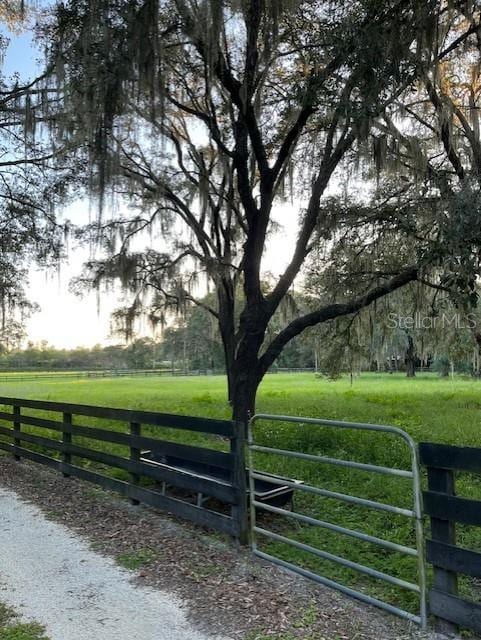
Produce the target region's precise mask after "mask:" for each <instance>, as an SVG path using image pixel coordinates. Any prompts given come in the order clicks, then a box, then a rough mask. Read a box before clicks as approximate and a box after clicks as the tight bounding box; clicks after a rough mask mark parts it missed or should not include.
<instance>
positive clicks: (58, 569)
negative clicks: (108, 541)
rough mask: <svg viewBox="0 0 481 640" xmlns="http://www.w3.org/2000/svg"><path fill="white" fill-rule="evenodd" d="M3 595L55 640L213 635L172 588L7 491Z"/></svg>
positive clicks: (0, 526)
mask: <svg viewBox="0 0 481 640" xmlns="http://www.w3.org/2000/svg"><path fill="white" fill-rule="evenodd" d="M0 514H1V520H0V549H1V554H0V589H1V591H0V600H1V601H3V602H5V603H7V604H9V605H10V606H12V607H13V608H14V609H15V610H17V611H19V612H20V613H21V614H22V615H23V616H24V617H25V618H27V619H32V620H36V621H37V622H39V623H40V624H42V625H44V626H45V627H46V632H47V634H48V636H49V638H50V639H51V640H85V639H86V638H99V639H101V640H123V639H125V640H127V639H128V640H207V639H208V638H209V637H210V638H212V636H207V635H205V634H203V633H200V632H198V631H196V630H195V629H194V628H193V627H192V625H191V624H190V623H189V622H188V621H187V620H186V617H185V613H184V611H183V610H182V608H181V604H182V603H181V601H180V600H179V599H178V598H176V597H175V596H173V595H172V594H168V593H164V592H162V591H159V590H157V589H152V588H149V587H142V586H134V585H133V584H132V582H131V581H130V578H131V575H132V574H131V573H129V572H127V571H125V570H123V569H121V568H120V567H118V566H117V565H115V563H114V562H113V561H112V560H111V559H109V558H106V557H105V556H101V555H99V554H98V553H95V552H94V551H92V550H91V549H90V548H89V547H88V545H87V544H86V543H85V542H83V541H82V540H80V539H79V537H78V536H75V535H73V534H72V533H71V532H69V531H68V529H66V528H65V527H63V526H62V525H59V524H57V523H55V522H51V521H49V520H47V519H46V518H45V516H44V515H43V514H42V512H41V511H40V510H39V509H38V508H37V507H35V506H33V505H29V504H26V503H25V502H22V501H21V500H19V499H18V497H17V496H16V495H15V494H14V493H13V492H12V491H8V490H5V489H0Z"/></svg>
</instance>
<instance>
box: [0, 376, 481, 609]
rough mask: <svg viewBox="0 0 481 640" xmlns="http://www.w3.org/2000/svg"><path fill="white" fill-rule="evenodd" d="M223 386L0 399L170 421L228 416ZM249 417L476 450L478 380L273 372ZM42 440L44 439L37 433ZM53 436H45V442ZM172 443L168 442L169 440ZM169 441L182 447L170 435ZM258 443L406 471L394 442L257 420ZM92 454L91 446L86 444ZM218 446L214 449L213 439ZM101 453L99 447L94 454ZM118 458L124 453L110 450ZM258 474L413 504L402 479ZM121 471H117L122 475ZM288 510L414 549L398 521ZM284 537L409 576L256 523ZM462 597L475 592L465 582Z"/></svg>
mask: <svg viewBox="0 0 481 640" xmlns="http://www.w3.org/2000/svg"><path fill="white" fill-rule="evenodd" d="M225 393H226V390H225V379H224V378H223V377H221V376H212V377H192V378H189V377H185V378H184V377H182V378H178V377H175V378H169V377H162V378H142V379H135V378H131V379H115V380H109V379H93V380H88V379H81V380H65V381H62V380H61V379H58V380H57V379H53V380H52V379H49V380H45V381H43V380H39V381H35V382H23V383H22V382H18V381H17V382H15V381H14V380H13V379H12V381H11V382H6V383H2V384H0V395H2V396H11V397H18V398H35V399H42V400H52V401H65V402H79V403H84V404H94V405H103V406H112V407H122V408H128V409H133V408H136V409H145V410H157V411H162V412H168V413H180V414H190V415H199V416H204V417H229V413H230V411H229V406H228V405H227V403H226V400H225V397H226V396H225ZM257 410H258V411H259V412H263V413H274V414H290V415H299V416H312V417H322V418H330V419H339V420H349V421H361V422H371V423H381V424H390V425H395V426H399V427H401V428H403V429H405V430H406V431H408V432H409V433H410V434H411V435H412V436H413V437H414V439H415V440H416V441H418V442H419V441H423V440H426V441H433V442H446V443H455V444H459V445H468V446H480V447H481V382H480V381H476V380H471V379H462V378H454V379H441V378H438V377H437V376H435V375H433V374H424V375H419V376H418V377H417V378H416V379H407V378H405V377H404V376H402V375H401V374H399V375H396V374H395V375H377V374H363V375H362V376H361V377H358V378H354V380H353V383H352V384H351V382H350V380H349V379H347V378H346V379H340V380H337V381H328V380H325V379H319V378H316V377H315V376H314V375H313V374H272V375H269V376H267V377H266V379H265V381H264V383H263V384H262V387H261V389H260V392H259V396H258V404H257ZM44 434H45V432H44ZM52 435H53V434H52ZM170 437H172V438H174V435H173V434H172V435H171V436H170V435H169V438H170ZM181 437H182V439H183V440H184V441H186V438H189V441H191V442H200V439H199V436H196V435H195V434H192V435H191V436H190V435H188V434H187V433H183V434H182V436H181ZM176 439H180V438H179V437H178V436H177V437H176ZM256 440H257V442H258V443H260V444H267V445H269V446H273V447H278V448H284V449H292V450H298V451H303V452H308V453H315V454H320V455H328V456H333V457H342V458H345V459H351V460H357V461H361V462H369V463H373V464H378V465H384V466H395V467H403V468H409V455H408V450H407V448H406V446H405V444H404V443H403V442H402V441H401V440H399V439H396V438H395V437H392V436H388V435H380V434H366V433H359V432H354V431H345V430H334V429H328V428H325V427H317V426H315V427H313V426H308V425H300V426H298V425H289V424H287V423H281V424H279V423H273V422H263V423H259V425H258V427H257V428H256ZM89 444H90V446H91V442H90V443H89ZM213 444H214V445H215V446H216V447H222V443H221V442H220V441H219V440H218V439H217V440H215V441H213ZM106 446H107V445H105V444H102V443H98V447H99V448H104V449H105V447H106ZM109 447H110V450H114V451H115V452H117V453H119V454H120V455H125V453H126V452H124V451H121V450H118V451H117V450H116V447H115V445H109ZM256 466H257V467H258V468H260V469H263V470H266V471H272V472H277V473H281V474H283V475H287V476H290V477H295V478H299V479H302V480H304V481H306V482H309V483H310V484H313V485H316V486H319V487H322V488H327V489H331V490H334V491H340V492H343V493H350V494H353V495H358V496H360V497H364V498H368V499H372V500H379V501H381V502H388V503H391V504H396V505H399V506H404V507H408V508H409V507H411V506H412V498H411V492H410V483H409V480H404V479H398V478H396V479H391V478H389V477H387V476H382V475H376V474H366V473H365V472H361V471H353V470H346V469H343V468H339V467H333V466H326V465H320V464H318V463H312V462H302V463H301V462H299V461H298V460H293V459H285V458H279V457H275V456H271V455H269V456H266V455H262V456H257V458H256ZM121 474H122V472H121V471H120V472H118V474H117V475H118V476H119V477H122V476H121ZM458 487H459V493H460V494H462V495H466V496H469V497H478V498H480V497H481V482H480V481H479V480H478V479H477V478H474V477H471V476H469V475H468V474H464V475H463V476H462V477H461V478H460V479H459V482H458ZM296 510H297V511H299V512H302V513H305V514H307V515H312V516H315V517H317V518H320V519H322V520H326V521H330V522H334V523H337V524H341V525H343V526H346V527H349V528H351V529H352V528H354V529H360V530H362V531H364V532H366V533H370V534H372V535H376V536H379V537H384V538H388V539H390V540H393V541H396V542H401V543H404V544H409V545H411V546H414V532H413V527H412V526H411V523H410V522H409V521H408V520H406V519H405V518H403V517H401V516H393V515H391V514H388V513H384V512H379V511H373V510H367V509H366V508H360V507H357V506H349V505H346V504H345V503H342V502H338V501H334V500H332V499H327V498H320V497H317V496H313V495H309V494H299V495H298V496H297V499H296ZM261 522H263V523H264V524H268V525H269V527H270V528H274V529H275V530H277V531H280V532H286V531H288V532H289V535H290V536H291V537H295V538H296V539H298V540H301V541H303V542H307V543H308V544H311V545H313V546H317V547H320V548H323V549H325V550H327V551H330V552H331V553H335V554H338V555H343V556H347V557H349V559H351V560H355V561H358V562H361V563H363V564H366V565H369V566H372V567H374V568H377V569H379V570H381V571H384V572H387V573H391V574H394V575H397V576H399V577H402V578H405V579H407V580H412V579H413V578H414V576H415V570H416V569H415V561H414V560H413V559H412V558H406V557H405V556H401V555H398V554H395V553H392V552H390V551H384V550H382V549H380V548H378V547H373V546H371V545H369V544H366V543H363V542H357V541H355V540H353V539H351V538H346V537H343V536H340V535H337V534H333V533H330V532H328V531H326V530H323V529H319V528H312V527H307V526H299V525H293V524H292V523H289V522H288V521H287V520H284V521H282V522H281V521H280V520H279V518H276V517H274V518H271V517H270V518H264V519H263V520H261ZM458 534H459V540H460V543H461V544H464V545H465V546H467V547H471V548H478V549H479V548H481V530H478V531H477V530H475V529H474V528H471V527H459V528H458ZM264 542H265V543H264V544H263V546H262V548H264V549H265V550H268V551H270V552H271V553H272V552H275V553H276V554H277V555H279V556H281V557H283V558H285V559H287V560H290V561H294V562H297V563H301V564H303V565H304V566H306V567H307V568H311V569H314V570H316V571H320V572H321V573H323V574H324V575H327V576H328V577H331V578H334V579H337V580H341V581H342V582H345V583H348V584H350V585H352V586H355V587H356V588H358V589H363V590H366V591H368V592H369V593H371V594H372V595H377V596H382V597H383V598H387V599H388V600H389V601H390V602H392V603H393V604H397V605H403V606H407V607H409V608H411V609H412V610H415V608H416V598H415V596H414V595H413V594H411V593H409V592H407V591H403V590H399V589H398V588H396V587H391V586H390V585H386V584H385V583H382V582H379V581H377V580H374V579H371V578H366V577H365V576H361V575H360V574H358V573H354V572H353V571H351V570H348V569H343V568H339V567H338V566H337V565H334V564H332V563H330V562H327V561H323V560H320V559H314V558H313V557H312V556H309V557H308V556H305V555H304V554H303V552H300V551H298V550H296V549H293V548H290V547H286V546H284V545H281V544H277V543H268V542H267V541H264ZM461 588H462V591H464V592H465V593H467V592H472V591H473V585H472V584H470V583H469V582H467V581H464V582H462V584H461Z"/></svg>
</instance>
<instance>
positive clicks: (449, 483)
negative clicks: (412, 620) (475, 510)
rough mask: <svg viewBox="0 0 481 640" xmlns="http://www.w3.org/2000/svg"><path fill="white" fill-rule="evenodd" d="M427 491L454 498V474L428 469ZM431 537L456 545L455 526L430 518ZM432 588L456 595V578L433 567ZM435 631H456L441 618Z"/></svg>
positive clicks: (442, 470) (453, 625)
mask: <svg viewBox="0 0 481 640" xmlns="http://www.w3.org/2000/svg"><path fill="white" fill-rule="evenodd" d="M428 489H429V490H430V491H434V492H438V493H441V494H444V495H447V496H454V472H453V471H452V470H451V469H437V468H434V467H428ZM431 535H432V537H433V539H434V540H439V541H440V542H444V543H447V544H452V545H454V544H456V525H455V523H454V522H453V521H452V520H449V519H446V518H437V517H435V516H431ZM433 574H434V575H433V587H434V589H436V590H438V591H442V592H443V593H447V594H452V595H457V593H458V576H457V574H456V573H455V572H453V571H448V570H446V569H443V568H441V567H437V566H435V565H434V567H433ZM435 627H436V630H437V631H439V632H440V633H442V634H446V635H453V634H455V633H456V632H457V631H458V628H457V625H456V624H454V623H453V622H451V621H450V620H447V619H446V618H444V617H443V616H439V617H438V618H436V619H435Z"/></svg>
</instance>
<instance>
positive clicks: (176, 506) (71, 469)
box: [0, 442, 239, 537]
mask: <svg viewBox="0 0 481 640" xmlns="http://www.w3.org/2000/svg"><path fill="white" fill-rule="evenodd" d="M0 449H3V450H4V451H9V452H11V453H16V454H18V455H21V456H22V457H23V458H26V459H27V460H32V461H33V462H38V463H40V464H44V465H46V466H48V467H50V468H52V469H55V470H56V471H60V472H61V473H67V474H69V475H71V476H75V477H77V478H80V479H81V480H85V481H87V482H92V483H94V484H98V485H100V486H101V487H103V488H104V489H108V490H109V491H114V492H116V493H120V494H121V495H122V496H124V497H126V498H130V499H136V500H139V501H140V502H143V503H144V504H147V505H149V506H151V507H155V508H157V509H161V510H163V511H168V512H170V513H172V514H174V515H176V516H178V517H180V518H185V519H186V520H190V521H191V522H194V523H195V524H198V525H201V526H204V527H209V528H211V529H215V530H216V531H220V532H222V533H226V534H228V535H231V536H235V537H237V536H238V533H239V526H238V523H237V522H235V520H233V519H232V518H230V517H229V516H225V515H222V514H219V513H216V512H214V511H210V510H208V509H205V508H204V507H197V506H195V505H191V504H188V503H187V502H183V501H182V500H178V499H177V498H171V497H168V496H163V495H161V494H160V493H156V492H155V491H150V490H149V489H144V488H141V487H134V486H132V485H130V484H129V483H128V482H124V481H122V480H117V479H116V478H109V477H108V476H104V475H102V474H99V473H96V472H94V471H89V470H88V469H82V468H81V467H77V466H75V465H71V464H66V463H65V462H63V461H60V460H55V459H54V458H50V457H49V456H45V455H43V454H39V453H36V452H34V451H30V450H28V449H24V448H22V447H17V446H15V445H12V444H8V443H3V442H0Z"/></svg>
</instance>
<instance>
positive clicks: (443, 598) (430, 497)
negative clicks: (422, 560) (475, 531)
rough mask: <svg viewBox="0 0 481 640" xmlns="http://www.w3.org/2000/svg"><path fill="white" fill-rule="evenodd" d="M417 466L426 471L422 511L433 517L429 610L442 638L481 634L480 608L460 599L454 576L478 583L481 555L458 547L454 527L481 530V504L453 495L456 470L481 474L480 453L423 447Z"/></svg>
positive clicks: (428, 547)
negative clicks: (467, 631)
mask: <svg viewBox="0 0 481 640" xmlns="http://www.w3.org/2000/svg"><path fill="white" fill-rule="evenodd" d="M419 453H420V461H421V463H422V464H423V465H425V466H426V467H427V472H428V491H425V492H424V511H425V513H426V515H429V516H430V518H431V539H428V540H427V543H426V557H427V561H428V562H429V563H431V564H432V565H433V570H434V576H433V588H432V590H431V593H430V598H429V604H430V611H431V613H432V614H433V615H434V616H435V618H436V623H437V624H436V626H437V627H438V629H439V630H440V631H442V632H445V633H455V632H456V631H457V630H458V627H462V628H466V629H471V630H473V631H476V632H477V633H480V632H481V605H479V604H476V603H474V602H471V601H468V600H466V599H464V598H460V597H459V595H458V574H462V575H467V576H471V577H474V578H481V553H478V552H476V551H471V550H468V549H463V548H461V547H459V546H457V545H456V522H459V523H462V524H466V525H474V526H478V527H479V526H481V501H480V500H471V499H467V498H461V497H458V496H456V495H455V475H454V472H455V471H467V472H471V473H479V474H481V449H474V448H468V447H453V446H450V445H441V444H431V443H422V444H421V445H420V446H419Z"/></svg>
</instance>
